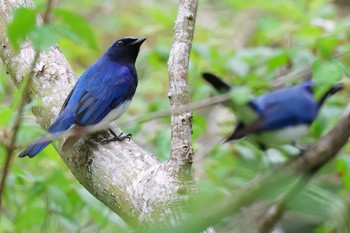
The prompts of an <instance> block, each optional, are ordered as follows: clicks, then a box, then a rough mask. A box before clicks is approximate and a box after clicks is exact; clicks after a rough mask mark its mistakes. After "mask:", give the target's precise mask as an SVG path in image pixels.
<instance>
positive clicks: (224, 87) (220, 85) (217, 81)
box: [202, 73, 232, 93]
mask: <svg viewBox="0 0 350 233" xmlns="http://www.w3.org/2000/svg"><path fill="white" fill-rule="evenodd" d="M202 77H203V78H204V79H205V80H206V81H207V82H208V83H210V84H211V85H212V86H213V87H214V88H215V89H216V90H218V91H219V92H220V93H225V92H229V91H230V90H231V88H232V86H231V85H230V84H228V83H227V82H225V81H224V80H222V79H221V78H219V77H218V76H216V75H215V74H211V73H203V74H202Z"/></svg>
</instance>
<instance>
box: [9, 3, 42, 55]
mask: <svg viewBox="0 0 350 233" xmlns="http://www.w3.org/2000/svg"><path fill="white" fill-rule="evenodd" d="M37 12H38V11H37V9H29V8H18V9H17V10H16V11H15V13H14V16H13V20H12V22H11V23H10V24H9V25H8V27H7V34H8V37H9V40H10V42H11V44H12V46H13V48H14V49H15V50H18V49H19V47H20V44H21V43H22V42H23V41H25V39H26V37H27V36H28V35H29V34H30V33H31V32H32V31H33V30H34V28H35V27H36V15H37Z"/></svg>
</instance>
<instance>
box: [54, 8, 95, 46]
mask: <svg viewBox="0 0 350 233" xmlns="http://www.w3.org/2000/svg"><path fill="white" fill-rule="evenodd" d="M54 14H55V15H56V17H58V18H59V19H60V20H61V21H62V24H58V25H57V29H58V30H59V31H60V32H61V33H62V34H63V35H65V36H66V37H67V38H69V39H71V40H72V41H74V42H75V43H78V44H79V43H86V44H87V45H88V46H89V47H90V48H92V49H94V50H97V49H98V46H97V42H96V38H95V34H94V32H93V30H92V29H91V27H90V26H89V24H88V23H87V22H86V20H85V19H84V18H83V17H81V16H79V15H77V14H75V13H72V12H69V11H66V10H62V9H56V10H54Z"/></svg>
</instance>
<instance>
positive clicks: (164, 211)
mask: <svg viewBox="0 0 350 233" xmlns="http://www.w3.org/2000/svg"><path fill="white" fill-rule="evenodd" d="M197 4H198V2H197V1H196V0H186V1H181V2H180V7H179V14H178V17H177V21H176V26H175V39H174V47H173V49H172V53H171V56H170V57H171V58H172V59H174V60H173V61H169V65H171V68H169V71H171V74H170V75H169V77H170V92H169V93H170V95H169V96H170V99H171V107H172V109H176V108H178V107H183V106H187V104H188V102H189V93H188V90H189V88H188V84H187V68H188V57H189V53H190V50H191V43H192V36H193V30H194V23H195V17H196V10H197ZM18 7H34V4H33V2H32V1H31V0H0V46H1V47H0V57H1V59H2V61H3V63H4V65H5V66H6V69H7V72H8V74H9V75H10V77H11V79H12V80H13V82H14V83H15V85H16V86H19V85H20V84H21V82H22V80H23V77H25V76H26V74H28V72H29V69H30V64H31V63H32V61H33V58H34V54H35V51H34V49H33V47H32V46H31V44H30V43H29V42H26V43H24V44H23V45H22V46H21V49H20V51H19V52H17V53H15V52H14V51H13V50H12V49H11V47H10V45H9V42H8V38H7V35H6V26H7V24H8V23H9V22H10V21H11V14H12V13H13V11H14V9H16V8H18ZM141 52H142V51H141ZM179 59H180V60H179ZM177 62H179V65H177V64H176V63H177ZM76 80H77V77H76V75H75V73H74V72H73V71H72V69H71V67H70V66H69V64H68V62H67V60H66V59H65V57H64V55H63V54H62V53H61V52H60V50H59V49H58V47H57V46H55V47H53V48H51V49H49V50H47V51H45V52H42V53H40V56H39V60H38V62H37V64H36V66H35V69H34V75H33V77H32V81H33V82H32V86H31V87H30V92H29V94H28V96H26V97H24V98H26V99H27V100H28V102H29V101H31V100H33V99H36V98H40V99H42V105H41V106H36V107H34V108H33V113H34V115H35V117H36V119H37V121H38V123H39V124H40V126H41V127H43V128H47V127H48V126H49V125H50V123H52V122H53V120H54V119H55V117H56V116H57V115H58V113H59V111H60V108H61V105H62V104H63V100H64V99H65V98H66V96H67V95H68V93H69V92H70V90H71V89H72V88H73V86H74V84H75V82H76ZM183 108H186V107H183ZM191 119H192V114H191V113H190V112H189V111H186V112H184V113H183V114H177V115H174V116H173V117H172V150H171V151H172V152H171V157H170V160H169V161H167V162H165V163H161V162H159V160H158V159H157V157H155V156H154V155H152V154H150V153H149V152H147V151H145V150H144V149H142V148H141V147H139V146H138V145H136V144H135V143H134V142H133V141H132V140H131V141H123V142H120V143H111V144H109V145H103V146H102V145H101V144H100V143H99V142H100V140H101V139H102V138H104V137H106V135H107V134H106V132H103V133H98V134H94V135H92V136H87V137H85V138H83V139H81V140H79V141H78V143H76V144H75V146H74V148H73V149H72V150H70V151H68V152H66V153H63V152H61V146H62V144H63V140H62V139H61V140H56V141H55V142H54V143H53V144H54V146H55V148H56V149H57V151H58V152H59V154H60V156H61V158H62V160H63V161H64V162H65V163H66V165H67V167H68V168H69V169H70V170H71V172H72V173H73V175H74V176H75V177H76V179H77V180H78V181H79V182H80V183H81V184H82V185H83V186H84V187H85V188H86V189H87V190H88V191H89V192H90V193H91V194H92V195H94V196H95V197H96V198H97V199H99V200H100V201H101V202H103V203H104V204H105V205H107V206H108V207H109V208H111V209H112V210H113V211H114V212H115V213H117V214H118V215H120V216H121V217H122V218H123V219H124V220H125V221H126V222H127V223H129V224H131V225H132V226H134V227H135V228H138V229H142V230H145V229H146V230H147V229H148V228H150V227H152V225H154V224H155V221H157V222H160V223H163V224H177V223H179V221H181V219H182V214H183V213H182V211H181V210H182V207H183V206H184V201H186V200H187V199H188V198H189V197H190V195H191V193H192V191H193V189H194V182H193V176H192V174H191V160H192V147H191V123H192V122H191ZM113 130H116V131H119V129H118V128H117V126H116V125H114V126H113ZM35 159H45V158H40V157H37V158H35ZM28 162H34V161H28Z"/></svg>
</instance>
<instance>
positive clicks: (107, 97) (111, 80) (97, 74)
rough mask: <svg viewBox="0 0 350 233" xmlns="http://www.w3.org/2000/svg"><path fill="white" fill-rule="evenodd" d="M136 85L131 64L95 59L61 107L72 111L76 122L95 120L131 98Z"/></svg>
mask: <svg viewBox="0 0 350 233" xmlns="http://www.w3.org/2000/svg"><path fill="white" fill-rule="evenodd" d="M136 86H137V74H136V70H135V69H134V68H130V67H126V66H122V65H118V64H115V63H109V62H107V61H103V62H98V63H96V64H94V65H92V66H90V67H89V69H87V70H86V71H85V72H84V73H83V74H82V75H81V77H80V78H79V80H78V82H77V84H76V86H75V87H74V89H73V90H72V92H71V94H70V95H69V96H68V98H67V100H66V102H65V103H64V104H63V107H62V109H67V111H70V112H73V113H74V116H75V124H77V125H80V126H84V125H94V124H98V123H99V122H100V121H101V120H102V119H103V118H104V117H106V116H107V115H108V113H109V112H110V111H111V110H113V109H115V108H118V106H120V105H121V104H123V103H124V102H125V101H128V100H131V98H132V97H133V95H134V93H135V90H136Z"/></svg>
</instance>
